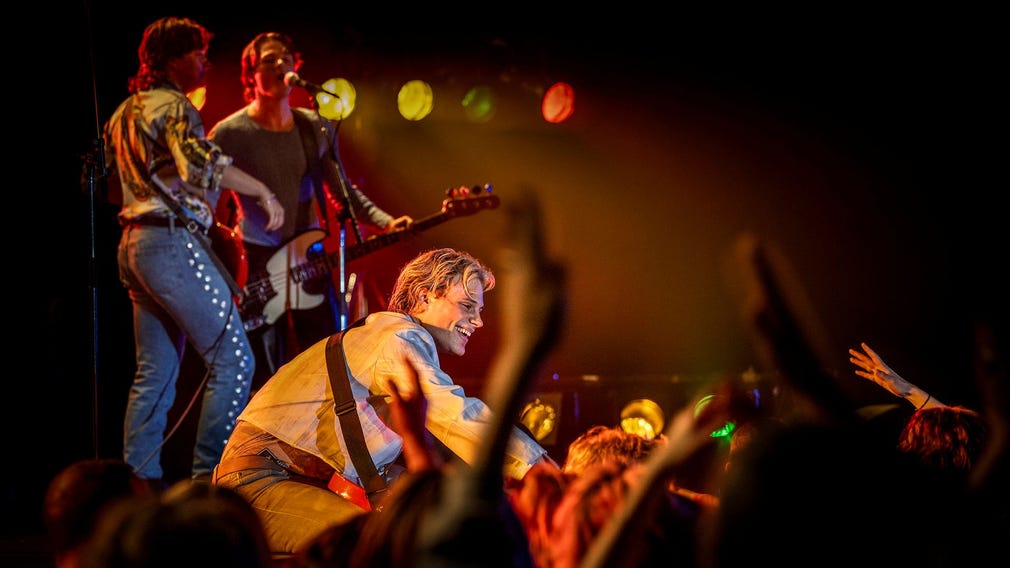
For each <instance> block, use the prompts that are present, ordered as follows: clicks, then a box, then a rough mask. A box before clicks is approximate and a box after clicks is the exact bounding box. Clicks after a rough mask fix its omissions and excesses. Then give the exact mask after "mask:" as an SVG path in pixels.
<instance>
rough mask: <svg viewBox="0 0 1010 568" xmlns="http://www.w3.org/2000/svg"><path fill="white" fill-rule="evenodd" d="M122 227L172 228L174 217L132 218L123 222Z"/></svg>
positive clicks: (150, 216) (146, 216) (151, 216)
mask: <svg viewBox="0 0 1010 568" xmlns="http://www.w3.org/2000/svg"><path fill="white" fill-rule="evenodd" d="M121 224H122V225H123V226H124V227H129V226H131V225H133V226H142V227H174V226H175V217H162V216H160V215H144V216H142V217H134V218H133V219H127V220H123V221H122V223H121Z"/></svg>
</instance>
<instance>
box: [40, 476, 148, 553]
mask: <svg viewBox="0 0 1010 568" xmlns="http://www.w3.org/2000/svg"><path fill="white" fill-rule="evenodd" d="M149 494H150V489H149V487H148V485H147V484H146V483H145V482H144V480H142V479H141V478H140V477H138V476H137V474H136V473H135V472H134V471H133V469H132V468H131V467H130V466H129V465H128V464H127V463H126V462H125V461H123V460H121V459H112V458H105V459H99V458H96V459H84V460H79V461H76V462H74V463H72V464H70V465H68V466H67V467H65V468H64V469H62V470H61V471H60V472H59V473H57V474H56V476H55V477H53V479H52V480H51V481H50V482H49V486H48V488H47V490H46V493H45V497H44V501H43V509H42V517H43V520H44V522H45V525H46V531H47V533H48V535H49V542H50V546H51V547H52V551H53V554H54V558H55V560H56V564H57V566H71V565H74V564H75V562H76V557H77V554H78V552H79V550H80V547H82V546H83V545H84V543H85V542H86V541H87V539H88V538H89V537H90V536H91V533H92V531H93V530H94V528H95V525H96V524H97V523H98V521H99V519H100V518H101V515H102V514H104V513H105V511H106V510H107V509H108V508H109V507H110V506H111V505H113V504H115V503H116V502H117V501H119V500H121V499H126V498H129V497H134V496H139V495H149Z"/></svg>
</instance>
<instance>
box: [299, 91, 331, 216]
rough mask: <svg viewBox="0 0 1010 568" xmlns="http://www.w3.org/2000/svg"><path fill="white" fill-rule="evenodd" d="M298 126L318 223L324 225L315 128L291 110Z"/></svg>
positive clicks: (319, 164) (324, 212)
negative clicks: (318, 216) (316, 207)
mask: <svg viewBox="0 0 1010 568" xmlns="http://www.w3.org/2000/svg"><path fill="white" fill-rule="evenodd" d="M291 112H292V114H293V115H294V118H295V124H297V125H298V132H299V133H300V134H301V135H302V148H303V149H304V150H305V163H306V165H307V166H308V168H309V175H311V176H312V187H313V188H315V191H316V204H317V205H318V206H319V215H320V223H323V224H324V225H325V223H326V194H325V192H324V190H323V164H322V160H321V159H320V158H319V142H318V139H317V138H316V132H315V128H313V126H312V121H311V120H309V118H308V117H307V116H305V115H304V114H302V113H300V112H298V110H297V109H291Z"/></svg>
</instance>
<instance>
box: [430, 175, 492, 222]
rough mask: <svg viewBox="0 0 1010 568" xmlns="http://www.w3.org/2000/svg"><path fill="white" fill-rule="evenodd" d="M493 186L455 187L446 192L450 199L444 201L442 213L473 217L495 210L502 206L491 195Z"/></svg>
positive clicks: (487, 184)
mask: <svg viewBox="0 0 1010 568" xmlns="http://www.w3.org/2000/svg"><path fill="white" fill-rule="evenodd" d="M491 189H492V188H491V184H489V183H486V184H484V185H482V186H480V185H475V186H473V187H466V186H460V187H453V188H449V189H447V190H446V192H445V194H446V195H447V196H448V199H446V200H444V201H442V212H443V213H445V214H448V215H452V216H462V215H473V214H474V213H477V212H478V211H482V210H484V209H494V208H496V207H498V205H499V204H500V200H499V199H498V196H497V195H494V194H492V193H491Z"/></svg>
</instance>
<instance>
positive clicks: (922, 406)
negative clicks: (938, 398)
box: [916, 394, 933, 410]
mask: <svg viewBox="0 0 1010 568" xmlns="http://www.w3.org/2000/svg"><path fill="white" fill-rule="evenodd" d="M931 398H933V395H931V394H927V395H926V400H924V401H922V404H920V405H919V408H916V410H922V409H923V408H925V407H926V403H927V402H929V399H931Z"/></svg>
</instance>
